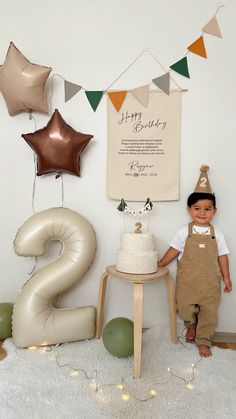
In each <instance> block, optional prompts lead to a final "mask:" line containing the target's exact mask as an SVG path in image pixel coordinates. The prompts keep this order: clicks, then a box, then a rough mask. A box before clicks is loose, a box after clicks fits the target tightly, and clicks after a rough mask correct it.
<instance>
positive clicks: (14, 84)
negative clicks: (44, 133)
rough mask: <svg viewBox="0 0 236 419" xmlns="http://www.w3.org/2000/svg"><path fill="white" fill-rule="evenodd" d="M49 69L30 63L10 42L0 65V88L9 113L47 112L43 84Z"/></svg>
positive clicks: (12, 114)
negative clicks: (3, 60)
mask: <svg viewBox="0 0 236 419" xmlns="http://www.w3.org/2000/svg"><path fill="white" fill-rule="evenodd" d="M51 71H52V69H51V68H50V67H44V66H42V65H38V64H32V63H30V62H29V61H28V60H27V58H25V56H24V55H23V54H22V53H21V52H20V51H19V50H18V49H17V48H16V46H15V45H14V43H13V42H11V43H10V47H9V48H8V52H7V55H6V59H5V62H4V64H3V65H1V66H0V90H1V92H2V94H3V97H4V99H5V102H6V105H7V108H8V112H9V115H11V116H14V115H16V114H18V113H19V112H21V111H26V112H30V111H38V112H46V113H47V112H48V107H47V102H46V98H45V92H44V90H45V89H44V86H45V83H46V80H47V78H48V76H49V74H50V72H51Z"/></svg>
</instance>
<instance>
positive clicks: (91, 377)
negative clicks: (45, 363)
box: [28, 331, 203, 402]
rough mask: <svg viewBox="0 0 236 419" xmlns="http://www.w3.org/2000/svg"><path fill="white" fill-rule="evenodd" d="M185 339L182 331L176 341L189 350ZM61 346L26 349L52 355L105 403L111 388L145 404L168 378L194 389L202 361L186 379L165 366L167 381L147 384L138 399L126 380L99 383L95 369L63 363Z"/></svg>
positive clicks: (121, 395) (126, 398)
mask: <svg viewBox="0 0 236 419" xmlns="http://www.w3.org/2000/svg"><path fill="white" fill-rule="evenodd" d="M183 339H185V337H184V335H183V331H182V333H181V336H179V337H178V341H179V343H181V344H182V345H183V346H184V347H186V348H187V349H189V350H190V348H189V347H188V346H187V345H185V344H184V343H183V342H182V340H183ZM62 345H63V344H58V345H55V346H52V345H48V346H45V347H43V348H42V347H37V346H31V347H29V348H28V349H29V350H37V349H38V350H40V351H41V352H50V353H52V354H53V355H54V357H53V360H54V361H55V362H56V365H57V366H58V367H59V368H66V369H68V370H69V373H68V374H69V375H70V376H71V378H82V377H84V378H85V379H86V380H87V382H88V386H89V389H90V390H91V391H93V392H94V393H95V394H98V395H99V400H100V401H105V400H106V388H111V387H113V388H114V389H116V390H117V391H119V392H120V398H121V399H122V400H124V401H126V402H127V401H129V400H136V401H139V402H147V401H148V400H151V399H153V398H155V397H158V387H160V386H161V385H164V384H168V383H169V382H170V377H172V378H174V379H177V380H179V381H181V382H182V383H183V384H184V385H185V387H186V388H187V389H189V390H192V389H193V388H194V385H193V383H194V380H195V373H196V369H197V366H198V365H199V364H200V362H201V361H202V359H203V358H202V357H200V358H199V359H198V360H197V361H196V362H195V363H192V364H191V367H190V368H188V371H189V377H188V378H186V377H184V376H181V375H180V374H177V373H175V372H174V370H173V369H172V368H170V366H167V367H166V366H165V369H166V371H167V373H168V374H169V376H170V377H169V379H167V380H166V381H156V382H152V383H150V384H147V388H146V390H145V395H144V396H143V397H138V396H137V395H136V394H135V392H134V390H133V391H131V390H130V388H129V387H130V386H129V385H128V383H127V382H126V381H127V380H126V379H125V378H124V377H122V378H121V380H120V381H118V382H115V383H105V384H104V383H101V382H100V381H99V374H98V371H97V369H94V370H93V371H92V372H91V373H89V372H88V371H86V370H85V369H84V368H80V367H77V366H76V365H75V364H72V363H63V362H62V360H61V359H60V352H59V350H60V347H61V346H62Z"/></svg>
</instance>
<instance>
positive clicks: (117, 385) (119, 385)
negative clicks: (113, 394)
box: [116, 384, 124, 390]
mask: <svg viewBox="0 0 236 419" xmlns="http://www.w3.org/2000/svg"><path fill="white" fill-rule="evenodd" d="M116 388H119V389H120V390H122V389H123V388H124V386H123V384H116Z"/></svg>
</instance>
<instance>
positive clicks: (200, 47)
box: [187, 36, 207, 58]
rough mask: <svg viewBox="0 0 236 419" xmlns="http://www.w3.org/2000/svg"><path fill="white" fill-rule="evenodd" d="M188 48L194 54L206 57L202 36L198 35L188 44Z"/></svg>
mask: <svg viewBox="0 0 236 419" xmlns="http://www.w3.org/2000/svg"><path fill="white" fill-rule="evenodd" d="M187 48H188V50H189V51H191V52H193V53H194V54H197V55H200V56H201V57H203V58H207V54H206V49H205V45H204V40H203V36H200V38H198V39H197V40H196V41H195V42H193V43H192V44H191V45H189V46H188V47H187Z"/></svg>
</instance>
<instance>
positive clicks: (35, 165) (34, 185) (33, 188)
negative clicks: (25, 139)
mask: <svg viewBox="0 0 236 419" xmlns="http://www.w3.org/2000/svg"><path fill="white" fill-rule="evenodd" d="M29 120H30V121H32V120H33V122H34V132H35V131H36V129H37V124H36V119H35V117H34V116H33V115H32V112H29ZM36 178H37V158H36V153H34V180H33V186H32V199H31V206H32V211H33V214H34V213H35V205H34V200H35V189H36Z"/></svg>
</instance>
